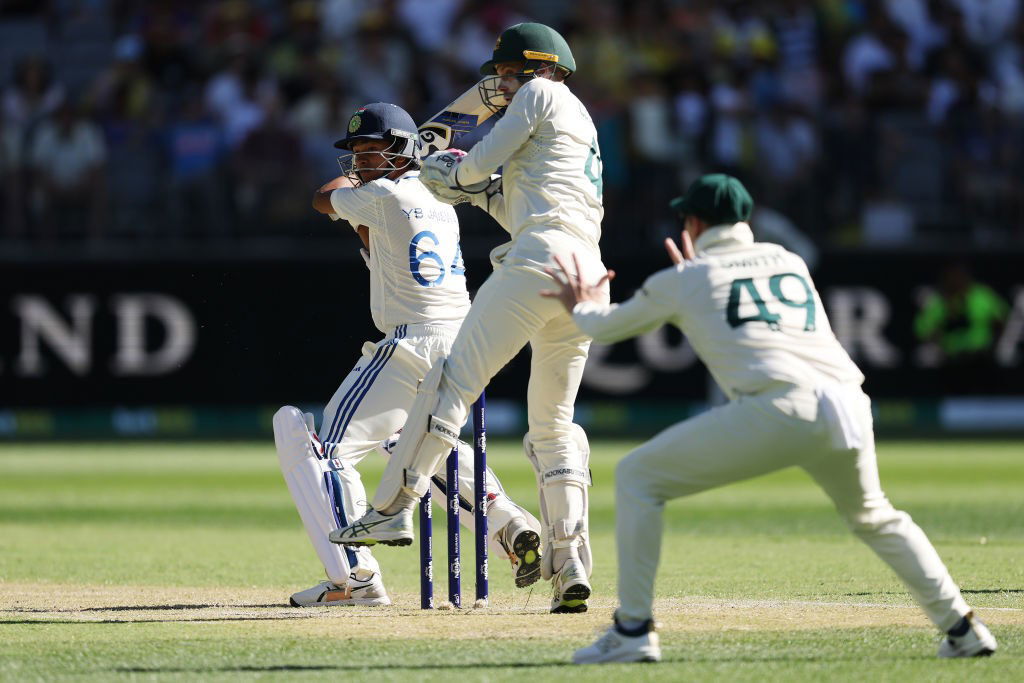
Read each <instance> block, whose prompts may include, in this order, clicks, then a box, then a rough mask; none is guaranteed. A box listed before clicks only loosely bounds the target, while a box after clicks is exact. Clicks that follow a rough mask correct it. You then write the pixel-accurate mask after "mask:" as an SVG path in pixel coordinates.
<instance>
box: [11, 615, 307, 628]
mask: <svg viewBox="0 0 1024 683" xmlns="http://www.w3.org/2000/svg"><path fill="white" fill-rule="evenodd" d="M316 616H318V615H316V614H296V615H295V616H294V617H270V616H267V617H259V616H255V617H193V618H191V619H0V626H9V625H14V624H85V625H89V624H197V623H203V622H207V621H293V620H301V619H313V618H315V617H316Z"/></svg>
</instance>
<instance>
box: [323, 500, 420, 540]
mask: <svg viewBox="0 0 1024 683" xmlns="http://www.w3.org/2000/svg"><path fill="white" fill-rule="evenodd" d="M413 509H414V508H406V509H404V510H400V511H399V512H396V513H395V514H393V515H384V514H381V513H380V512H378V511H376V510H370V511H369V512H367V513H366V514H365V515H363V516H362V517H360V518H359V519H357V520H356V521H354V522H352V523H351V524H349V525H348V526H345V527H341V528H340V529H335V530H334V531H332V532H331V535H330V536H328V539H330V541H331V543H338V544H340V545H377V544H378V543H380V544H381V545H411V544H412V541H413V539H414V538H416V535H415V533H414V532H413V526H412V513H413Z"/></svg>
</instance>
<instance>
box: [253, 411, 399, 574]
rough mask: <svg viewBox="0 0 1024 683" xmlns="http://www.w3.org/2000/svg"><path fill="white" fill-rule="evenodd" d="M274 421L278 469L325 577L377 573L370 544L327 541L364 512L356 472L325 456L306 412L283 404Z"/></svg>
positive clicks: (362, 492)
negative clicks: (335, 531)
mask: <svg viewBox="0 0 1024 683" xmlns="http://www.w3.org/2000/svg"><path fill="white" fill-rule="evenodd" d="M273 424H274V443H275V445H276V446H277V457H278V460H279V461H280V464H281V473H282V474H283V475H284V480H285V483H286V484H287V485H288V491H289V492H290V493H291V494H292V499H293V500H294V501H295V507H296V508H297V509H298V512H299V517H301V518H302V524H303V526H304V527H305V528H306V533H307V534H308V535H309V540H310V541H311V542H312V544H313V548H314V550H316V554H317V557H318V558H320V562H321V563H322V564H323V565H324V569H325V570H326V572H327V577H328V578H329V579H330V580H331V581H332V582H334V583H335V584H336V585H339V586H340V585H344V584H345V583H347V582H348V580H349V577H350V575H351V574H353V573H356V574H357V575H360V576H362V575H366V574H368V573H372V572H379V571H380V567H379V566H378V565H377V561H376V559H374V557H373V555H372V554H371V553H370V551H369V549H368V548H359V549H356V548H347V547H342V546H338V545H335V544H334V543H331V542H330V541H329V540H328V539H327V537H328V535H329V534H330V533H331V532H332V531H334V530H335V529H337V528H339V527H341V526H344V525H346V524H348V523H349V522H351V521H353V520H355V519H357V518H358V517H359V516H361V515H362V513H363V512H364V511H365V510H364V508H365V501H366V491H365V489H364V488H363V484H362V480H361V478H360V476H359V472H357V471H356V470H355V468H353V467H352V466H351V465H349V464H346V463H345V462H343V461H342V460H340V459H337V458H335V459H327V458H325V457H324V452H323V448H322V446H320V442H319V440H318V439H317V438H316V436H315V435H314V434H313V433H311V432H310V431H309V424H308V421H307V416H304V415H303V414H302V413H301V412H300V411H299V410H298V409H296V408H293V407H292V406H284V407H283V408H281V409H280V410H278V411H277V413H276V414H275V415H274V422H273Z"/></svg>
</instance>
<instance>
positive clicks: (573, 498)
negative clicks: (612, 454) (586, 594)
mask: <svg viewBox="0 0 1024 683" xmlns="http://www.w3.org/2000/svg"><path fill="white" fill-rule="evenodd" d="M572 441H573V446H574V451H575V452H573V453H568V454H563V455H558V456H553V455H543V456H542V455H539V454H538V453H537V452H536V451H535V450H534V448H533V444H532V443H531V441H530V435H529V434H527V435H526V436H525V437H524V438H523V450H524V451H525V452H526V457H527V458H529V460H530V463H531V464H532V465H533V469H534V472H535V473H536V475H537V489H538V492H539V496H540V512H541V522H542V524H543V528H544V534H543V538H544V550H543V558H544V559H543V562H542V564H541V576H542V577H543V578H544V579H545V580H549V579H550V578H551V577H552V576H553V575H554V573H555V568H554V566H553V562H554V560H555V552H554V549H555V548H575V549H576V553H577V554H578V556H579V558H580V561H581V562H582V563H583V566H584V568H585V569H586V572H587V576H588V577H589V576H590V574H591V572H592V570H593V556H592V554H591V551H590V535H589V532H588V528H587V518H588V512H589V508H590V498H589V494H588V490H587V489H588V488H589V487H590V485H591V476H590V443H589V442H588V440H587V435H586V432H584V431H583V428H582V427H580V426H579V425H577V424H574V425H573V430H572Z"/></svg>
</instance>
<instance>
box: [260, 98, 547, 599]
mask: <svg viewBox="0 0 1024 683" xmlns="http://www.w3.org/2000/svg"><path fill="white" fill-rule="evenodd" d="M336 146H338V147H341V148H343V149H346V150H350V151H352V152H353V154H352V155H351V157H349V159H347V160H345V161H346V162H347V165H346V164H343V171H344V172H343V174H342V176H341V177H339V178H337V179H335V180H334V181H331V182H330V183H328V184H327V185H325V186H323V187H322V188H321V189H320V190H318V191H317V193H316V195H315V196H314V199H313V206H314V208H315V209H317V210H318V211H320V212H321V213H325V214H329V215H333V216H336V217H340V218H343V219H345V220H347V221H348V222H349V223H351V224H352V226H353V227H354V228H356V231H357V232H358V233H359V236H360V238H361V239H362V241H363V244H364V249H363V257H364V259H365V260H366V264H367V267H368V268H369V270H370V310H371V313H372V316H373V321H374V324H375V325H376V326H377V328H378V329H379V330H380V331H381V332H383V333H385V335H386V336H385V337H384V339H382V340H381V341H379V342H376V343H373V342H367V343H366V344H365V345H364V346H363V352H362V358H360V360H359V361H358V362H357V363H356V365H355V367H354V368H353V369H352V371H351V372H350V373H349V375H348V376H347V377H346V378H345V380H344V381H343V382H342V384H341V386H340V387H338V390H337V391H336V392H335V394H334V396H333V397H332V398H331V400H330V402H329V403H328V404H327V407H326V408H325V409H324V414H323V423H322V424H321V426H320V430H319V433H316V432H315V429H314V424H313V416H312V415H311V414H308V413H307V414H306V415H303V414H302V413H301V412H299V410H297V409H296V408H293V407H291V406H285V407H283V408H281V409H280V410H279V411H278V412H277V414H276V415H275V416H274V439H275V442H276V444H277V452H278V456H279V458H280V461H281V470H282V472H283V473H284V478H285V481H286V482H287V484H288V489H289V491H291V494H292V497H293V498H294V499H295V504H296V507H297V508H298V510H299V515H300V516H301V517H302V521H303V524H304V525H305V527H306V531H307V532H308V534H309V538H310V540H311V541H312V542H313V547H314V548H315V549H316V553H317V555H318V557H319V558H320V561H321V562H322V563H323V565H324V568H325V570H326V572H327V577H328V580H327V581H324V582H322V583H320V584H318V585H316V586H313V587H312V588H309V589H307V590H304V591H301V592H299V593H296V594H295V595H293V596H292V598H291V604H292V605H295V606H309V605H386V604H390V600H389V598H388V596H387V592H386V591H385V589H384V585H383V582H382V580H381V573H380V567H379V566H378V564H377V561H376V559H374V557H373V555H372V554H371V552H370V550H369V549H368V548H343V547H341V546H339V545H336V544H334V543H331V542H330V540H329V536H330V534H331V533H332V532H334V531H335V530H337V529H338V528H339V527H342V526H345V525H346V524H347V523H348V522H349V521H351V520H354V519H356V518H358V517H359V516H361V515H362V514H364V513H365V511H366V491H365V490H364V488H363V484H362V481H361V479H360V476H359V472H358V471H357V470H356V466H357V465H358V463H359V462H360V460H362V458H363V457H364V456H365V455H366V454H367V453H369V452H370V451H373V450H377V451H378V452H380V453H381V454H382V455H384V456H385V457H387V456H388V455H389V454H390V450H391V448H392V447H393V446H394V442H395V440H396V436H397V435H395V432H396V431H398V430H399V429H400V428H401V426H402V424H403V423H404V422H405V419H406V416H407V413H408V410H409V407H410V406H411V405H412V402H413V399H414V398H415V395H416V387H417V385H418V383H419V382H420V381H421V380H422V379H423V377H425V376H426V375H427V374H428V373H429V372H430V369H431V367H432V366H433V365H434V364H435V363H438V362H439V361H440V359H443V358H444V357H445V356H446V355H447V354H448V352H449V349H450V348H451V345H452V341H453V340H454V339H455V335H456V333H457V332H458V330H459V326H460V325H461V323H462V320H463V318H464V317H465V315H466V313H467V312H468V311H469V296H468V294H467V293H466V277H465V270H464V267H463V264H462V256H461V254H460V251H459V223H458V218H457V217H456V215H455V211H454V210H453V209H452V207H451V206H448V205H446V204H442V203H440V202H438V201H437V200H435V199H434V198H433V197H432V196H431V195H430V193H429V192H427V191H426V189H425V188H424V187H423V185H422V183H420V181H419V179H418V175H419V171H418V170H417V165H418V161H417V158H416V151H415V150H416V126H415V124H414V123H413V121H412V119H411V118H410V117H409V115H408V114H407V113H406V112H405V111H404V110H402V109H401V108H399V107H397V106H395V105H393V104H385V103H374V104H369V105H367V106H365V107H363V108H362V109H360V110H359V111H357V112H356V113H355V114H354V115H353V116H352V118H351V119H350V121H349V126H348V133H347V135H346V137H345V138H344V139H343V140H340V141H339V142H338V143H336ZM452 443H453V445H455V443H456V442H454V441H453V442H452ZM458 446H459V448H460V450H462V451H464V452H463V453H462V457H460V458H459V478H460V481H459V485H460V490H462V491H472V490H473V457H472V447H471V446H468V445H467V444H464V443H462V442H458ZM432 484H433V486H434V487H435V489H436V490H437V492H436V495H435V496H434V500H435V501H436V502H437V503H438V505H443V502H444V500H445V496H444V492H445V488H446V481H445V477H444V472H441V473H438V474H437V475H436V476H434V477H432ZM487 491H488V501H489V505H488V509H487V514H488V518H489V521H490V530H491V531H492V534H491V539H490V546H491V548H490V552H491V553H494V554H495V556H496V557H507V558H509V559H510V560H511V561H512V565H513V572H514V575H515V582H516V585H517V586H527V585H530V584H531V583H534V582H535V581H536V580H537V579H538V578H539V576H540V560H539V556H538V551H539V547H540V534H539V532H540V523H539V522H538V521H537V520H536V519H535V518H534V517H533V516H532V515H531V514H530V513H529V512H527V511H526V510H524V509H522V508H520V507H519V506H517V505H516V504H515V503H513V502H512V501H511V500H509V498H508V497H507V496H505V495H504V493H503V491H502V488H501V483H500V482H499V481H498V479H497V477H496V476H494V473H493V472H491V471H489V470H488V472H487ZM472 510H473V508H472V503H471V502H470V500H468V499H465V498H464V499H463V501H462V510H461V514H460V520H461V521H462V523H463V524H464V525H465V526H467V527H468V528H469V529H470V530H472V529H473V512H472ZM513 547H515V548H517V549H518V552H519V555H518V556H517V555H516V552H515V551H514V550H513Z"/></svg>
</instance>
